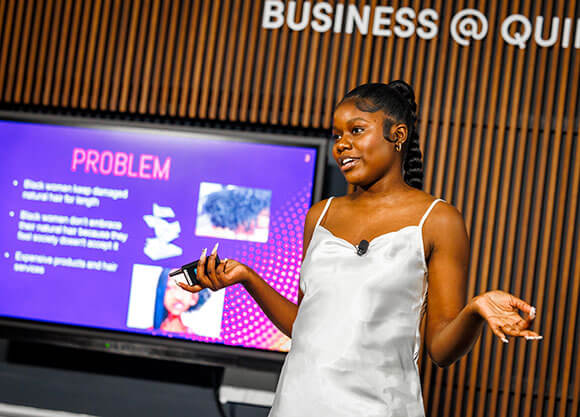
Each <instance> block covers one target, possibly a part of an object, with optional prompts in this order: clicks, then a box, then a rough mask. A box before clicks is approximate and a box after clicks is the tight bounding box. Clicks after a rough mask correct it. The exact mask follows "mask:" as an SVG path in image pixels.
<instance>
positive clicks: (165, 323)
mask: <svg viewBox="0 0 580 417" xmlns="http://www.w3.org/2000/svg"><path fill="white" fill-rule="evenodd" d="M168 276H169V268H163V270H162V271H161V275H159V280H158V281H157V291H156V295H155V311H154V313H153V328H154V329H161V330H165V331H167V332H173V333H186V334H189V333H193V332H192V331H191V330H190V329H189V328H188V327H187V326H186V325H185V324H183V321H182V320H181V315H182V314H183V313H185V312H187V311H194V310H197V309H199V308H200V307H201V306H203V305H204V304H205V302H206V301H207V299H208V298H209V296H210V293H209V290H204V291H200V292H195V293H193V294H192V293H187V292H183V291H182V290H180V289H179V287H178V286H177V284H176V283H175V281H174V280H172V279H168Z"/></svg>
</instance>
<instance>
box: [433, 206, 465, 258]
mask: <svg viewBox="0 0 580 417" xmlns="http://www.w3.org/2000/svg"><path fill="white" fill-rule="evenodd" d="M435 200H436V199H435V198H433V199H432V201H435ZM431 204H432V203H431ZM423 235H424V236H425V237H426V238H427V239H426V240H427V241H429V242H430V245H429V246H431V252H433V251H437V250H441V249H445V250H451V251H454V252H464V251H465V250H468V248H469V236H468V233H467V228H466V226H465V220H464V218H463V214H462V213H461V212H460V211H459V210H458V209H457V208H456V207H455V206H453V205H452V204H450V203H448V202H447V201H445V200H443V201H438V202H437V203H436V204H435V205H434V206H433V209H432V210H431V212H430V213H429V215H428V216H427V218H426V219H425V222H424V223H423Z"/></svg>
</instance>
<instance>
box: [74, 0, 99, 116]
mask: <svg viewBox="0 0 580 417" xmlns="http://www.w3.org/2000/svg"><path fill="white" fill-rule="evenodd" d="M99 4H100V2H99V1H98V0H96V1H87V2H86V4H84V7H85V9H84V13H82V23H81V27H80V31H81V33H80V40H79V47H78V52H77V59H76V62H75V63H74V64H73V77H74V78H73V86H72V97H71V106H72V107H78V106H79V90H80V85H81V80H82V78H83V76H86V73H84V71H83V67H84V65H85V56H88V57H92V55H93V54H94V48H95V40H94V36H93V37H91V39H90V40H87V38H88V32H89V31H90V32H91V34H96V32H97V31H96V30H90V26H89V19H90V17H91V16H98V7H99ZM92 7H94V8H95V9H92ZM96 19H98V18H96ZM96 19H95V20H96ZM87 68H90V64H89V63H87Z"/></svg>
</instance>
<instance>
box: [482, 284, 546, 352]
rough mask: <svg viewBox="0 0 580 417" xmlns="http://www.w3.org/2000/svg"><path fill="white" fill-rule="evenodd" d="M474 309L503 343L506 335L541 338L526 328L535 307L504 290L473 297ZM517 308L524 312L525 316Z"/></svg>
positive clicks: (529, 338) (533, 317)
mask: <svg viewBox="0 0 580 417" xmlns="http://www.w3.org/2000/svg"><path fill="white" fill-rule="evenodd" d="M471 303H472V307H473V308H474V310H475V311H476V312H477V313H478V314H479V315H480V316H481V317H483V318H484V319H485V320H486V321H487V323H488V324H489V327H490V329H491V331H492V332H493V333H494V334H495V335H496V336H498V337H499V338H500V339H501V340H502V341H503V342H504V343H508V339H507V337H506V336H521V337H525V338H526V340H535V339H542V336H540V335H539V334H538V333H536V332H534V331H531V330H528V329H529V327H530V326H531V324H532V321H533V320H534V319H535V318H536V309H535V307H532V306H531V305H529V304H528V303H526V302H525V301H523V300H520V299H519V298H517V297H515V296H513V295H511V294H509V293H507V292H505V291H499V290H496V291H489V292H486V293H485V294H481V295H478V296H477V297H474V298H473V300H472V301H471ZM518 310H522V311H523V312H525V313H526V316H525V318H524V317H521V316H520V315H519V314H518Z"/></svg>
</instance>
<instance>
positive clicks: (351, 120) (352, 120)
mask: <svg viewBox="0 0 580 417" xmlns="http://www.w3.org/2000/svg"><path fill="white" fill-rule="evenodd" d="M357 120H362V121H363V122H368V120H367V119H364V118H362V117H354V118H352V119H350V120H349V121H348V122H347V123H352V122H356V121H357Z"/></svg>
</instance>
